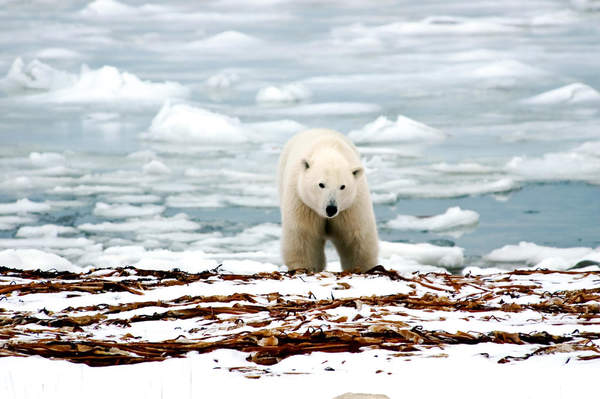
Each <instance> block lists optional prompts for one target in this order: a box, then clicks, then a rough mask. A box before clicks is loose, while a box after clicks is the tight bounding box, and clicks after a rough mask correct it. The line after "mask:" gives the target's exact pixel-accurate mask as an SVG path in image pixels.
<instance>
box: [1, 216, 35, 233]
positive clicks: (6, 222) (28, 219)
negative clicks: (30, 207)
mask: <svg viewBox="0 0 600 399" xmlns="http://www.w3.org/2000/svg"><path fill="white" fill-rule="evenodd" d="M35 221H36V219H35V218H34V217H32V216H30V215H26V216H24V215H19V216H2V215H0V230H12V229H14V228H16V227H18V226H22V225H24V224H27V223H33V222H35Z"/></svg>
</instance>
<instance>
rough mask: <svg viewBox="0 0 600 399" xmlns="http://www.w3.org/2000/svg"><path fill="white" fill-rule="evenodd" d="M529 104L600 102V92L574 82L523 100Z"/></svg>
mask: <svg viewBox="0 0 600 399" xmlns="http://www.w3.org/2000/svg"><path fill="white" fill-rule="evenodd" d="M523 102H524V103H527V104H536V105H544V104H580V103H597V102H600V93H599V92H598V91H597V90H595V89H593V88H592V87H590V86H588V85H586V84H583V83H572V84H569V85H566V86H562V87H559V88H558V89H554V90H550V91H547V92H544V93H542V94H538V95H537V96H534V97H530V98H527V99H525V100H523Z"/></svg>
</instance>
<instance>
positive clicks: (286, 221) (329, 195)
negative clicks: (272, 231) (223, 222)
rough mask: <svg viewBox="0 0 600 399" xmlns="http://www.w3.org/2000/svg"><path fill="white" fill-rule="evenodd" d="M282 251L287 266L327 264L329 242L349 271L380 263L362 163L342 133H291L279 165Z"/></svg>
mask: <svg viewBox="0 0 600 399" xmlns="http://www.w3.org/2000/svg"><path fill="white" fill-rule="evenodd" d="M277 175H278V176H277V177H278V189H279V201H280V207H281V224H282V236H281V252H282V256H283V261H284V263H285V264H286V265H287V267H288V269H289V270H297V269H305V270H308V271H314V272H320V271H322V270H323V269H324V268H325V250H324V248H325V241H326V240H331V241H332V242H333V245H334V246H335V248H336V249H337V252H338V254H339V256H340V261H341V264H342V269H343V270H345V271H353V272H364V271H367V270H369V269H371V268H373V267H374V266H376V265H377V253H378V243H379V239H378V237H377V227H376V224H375V214H374V212H373V204H372V202H371V196H370V194H369V187H368V185H367V179H366V176H365V172H364V168H363V167H362V165H361V162H360V156H359V154H358V151H357V150H356V147H354V145H353V144H352V142H350V140H349V139H347V138H346V137H345V136H344V135H343V134H341V133H338V132H336V131H333V130H328V129H311V130H306V131H304V132H301V133H298V134H297V135H295V136H294V137H292V138H291V139H290V140H289V141H288V142H287V144H286V145H285V147H284V148H283V151H282V152H281V156H280V158H279V167H278V173H277Z"/></svg>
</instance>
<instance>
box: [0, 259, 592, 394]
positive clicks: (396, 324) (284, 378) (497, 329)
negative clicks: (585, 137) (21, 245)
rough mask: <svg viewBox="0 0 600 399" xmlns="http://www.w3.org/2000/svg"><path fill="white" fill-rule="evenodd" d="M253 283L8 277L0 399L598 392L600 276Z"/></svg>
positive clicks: (260, 279) (375, 274)
mask: <svg viewBox="0 0 600 399" xmlns="http://www.w3.org/2000/svg"><path fill="white" fill-rule="evenodd" d="M254 268H255V269H256V268H257V266H256V265H254ZM254 271H255V270H254ZM254 271H253V270H251V269H249V268H247V267H246V265H244V264H243V263H239V262H225V263H224V264H223V265H221V266H219V267H218V268H214V269H209V268H208V267H206V268H205V269H204V270H203V271H201V272H200V273H198V274H186V273H183V272H181V271H167V272H161V271H144V270H142V269H134V268H132V267H128V268H125V269H122V268H118V269H98V270H90V271H88V272H86V273H84V274H72V273H60V272H57V271H49V272H31V271H20V270H19V269H10V270H9V269H4V270H3V271H2V272H3V277H2V278H1V280H0V283H1V284H0V290H1V292H2V294H3V295H4V296H3V301H2V302H3V303H2V306H3V308H2V309H1V310H0V315H1V316H2V319H1V320H2V321H1V323H2V324H1V327H2V329H1V330H0V334H1V337H2V338H3V340H4V344H3V346H2V347H1V348H0V365H2V366H3V370H4V372H3V373H2V374H1V375H0V393H1V394H2V397H8V398H16V397H39V396H44V397H47V396H50V397H55V396H58V395H60V396H61V397H63V395H66V396H67V397H75V396H78V395H81V394H85V395H86V396H91V397H102V396H103V395H106V394H107V393H109V392H111V391H113V390H114V391H118V394H119V395H122V394H125V393H129V392H130V391H131V392H135V393H136V394H137V395H143V396H144V397H151V398H153V397H164V395H167V396H170V395H174V394H178V395H184V396H188V395H197V394H202V395H207V394H208V395H211V396H219V397H232V396H238V395H240V394H241V393H242V392H252V393H251V394H250V393H246V395H248V396H251V397H254V395H258V391H257V390H258V385H257V384H256V383H255V382H254V381H255V380H257V379H260V380H261V381H262V382H263V384H262V385H261V387H262V388H261V389H260V392H262V394H261V395H260V396H261V397H281V395H283V394H285V396H286V397H294V398H295V397H298V398H300V397H306V395H310V396H316V397H326V398H327V397H329V398H333V397H334V396H335V395H338V394H342V393H344V392H347V391H354V392H370V393H382V394H386V395H388V396H389V397H390V398H399V397H404V396H405V395H406V394H407V392H409V393H415V394H416V393H419V392H421V393H422V392H427V394H434V393H441V392H442V388H440V387H436V386H437V385H438V384H432V385H434V386H433V387H429V385H430V384H431V380H435V381H436V382H437V383H439V382H440V381H447V383H450V385H449V386H445V387H444V392H445V394H446V395H459V394H461V396H464V397H476V396H477V397H478V396H479V395H481V391H480V390H481V389H490V388H491V386H493V385H495V384H498V382H499V381H504V380H505V379H508V380H510V381H511V383H510V384H508V387H506V388H505V387H504V386H503V387H502V388H501V389H498V388H496V389H493V390H492V391H493V392H490V394H489V395H486V396H490V397H494V398H495V397H498V398H499V397H502V395H506V394H514V395H517V396H522V395H526V396H530V397H544V398H561V397H569V396H570V395H574V394H575V393H578V392H585V389H589V387H590V384H593V381H594V379H593V378H592V379H590V380H586V379H585V378H583V377H584V376H586V375H587V374H586V373H588V372H590V371H591V370H594V369H595V366H594V365H596V364H597V363H598V361H600V346H599V345H600V324H598V321H597V319H598V316H599V314H600V313H599V312H600V296H599V295H598V292H597V291H598V289H597V288H591V287H597V286H598V278H599V277H600V271H599V269H598V267H597V266H593V267H587V268H583V269H581V270H578V271H576V272H559V271H549V270H539V269H538V270H518V271H515V272H501V273H496V274H485V275H480V274H473V273H472V272H475V271H472V272H470V273H469V274H468V275H466V276H455V275H450V274H447V273H412V274H409V273H405V274H399V273H396V272H393V271H388V270H385V269H383V268H380V269H377V270H374V271H372V272H370V273H368V274H366V275H351V274H334V273H330V272H324V273H320V274H314V275H305V274H292V275H288V274H285V273H283V274H282V273H280V272H279V271H277V270H275V271H273V269H272V268H262V269H260V272H261V273H260V274H256V273H253V274H248V273H249V272H254ZM14 356H17V357H16V358H15V357H14ZM20 356H33V357H26V358H21V357H20ZM48 359H53V360H48ZM49 362H51V363H49ZM154 362H159V363H158V364H156V363H154ZM79 363H83V365H82V364H79ZM540 368H541V369H542V370H543V371H542V370H540ZM46 369H47V370H48V371H43V370H46ZM541 375H544V376H552V377H553V378H551V379H550V380H551V382H550V384H551V385H550V386H551V387H552V389H549V387H548V386H546V385H545V384H532V383H531V381H532V380H531V379H533V378H538V377H539V376H541ZM125 376H126V377H127V378H129V379H130V380H131V381H134V382H132V383H127V382H126V381H125V379H124V377H125ZM536 376H538V377H536ZM525 377H527V378H525ZM32 378H33V379H34V381H35V382H34V383H30V382H28V380H29V379H32ZM399 380H402V381H403V382H402V383H401V384H400V386H399V385H398V381H399ZM453 380H454V383H451V382H452V381H453ZM456 380H461V381H462V383H460V384H457V383H456ZM575 380H577V383H575ZM225 381H227V383H225V384H224V385H225V386H223V385H222V384H223V383H224V382H225ZM307 381H308V382H310V383H307ZM428 381H429V383H428ZM586 381H589V383H587V382H586ZM103 382H104V383H103ZM107 382H108V384H107ZM317 383H318V385H317ZM301 384H302V385H305V386H304V387H302V385H301ZM321 384H322V385H321ZM107 385H109V386H107ZM132 385H134V386H135V389H133V387H132ZM295 386H297V387H298V391H297V390H294V392H288V390H289V389H290V387H295Z"/></svg>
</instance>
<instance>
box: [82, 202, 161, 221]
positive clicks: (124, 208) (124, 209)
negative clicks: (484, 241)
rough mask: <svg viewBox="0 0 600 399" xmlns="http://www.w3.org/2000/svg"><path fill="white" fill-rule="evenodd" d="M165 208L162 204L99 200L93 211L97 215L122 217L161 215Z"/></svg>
mask: <svg viewBox="0 0 600 399" xmlns="http://www.w3.org/2000/svg"><path fill="white" fill-rule="evenodd" d="M164 210H165V207H164V206H160V205H142V206H134V205H127V204H116V205H114V204H106V203H104V202H97V203H96V206H95V207H94V211H93V213H94V215H96V216H102V217H105V218H107V219H121V218H136V217H144V216H154V215H159V214H161V213H162V212H163V211H164Z"/></svg>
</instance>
